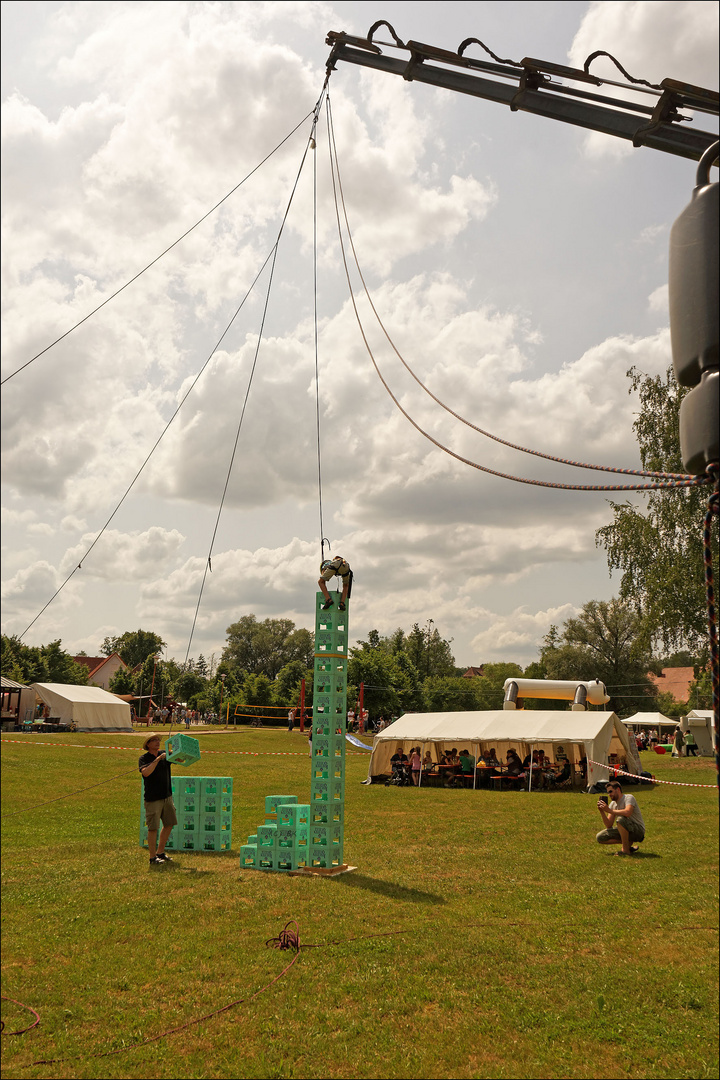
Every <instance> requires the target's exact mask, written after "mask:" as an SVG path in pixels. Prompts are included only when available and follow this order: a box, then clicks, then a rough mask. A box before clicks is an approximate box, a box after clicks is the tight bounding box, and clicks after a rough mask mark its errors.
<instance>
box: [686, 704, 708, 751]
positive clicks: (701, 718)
mask: <svg viewBox="0 0 720 1080" xmlns="http://www.w3.org/2000/svg"><path fill="white" fill-rule="evenodd" d="M682 727H683V730H684V731H687V730H688V728H689V729H690V730H691V731H692V733H693V735H694V736H695V742H696V743H697V748H698V750H699V751H700V754H701V756H702V757H712V756H713V754H714V753H715V751H714V749H713V747H714V746H715V733H714V731H713V713H712V709H692V710H691V711H690V712H689V713H688V714H687V717H686V718H685V720H683V723H682Z"/></svg>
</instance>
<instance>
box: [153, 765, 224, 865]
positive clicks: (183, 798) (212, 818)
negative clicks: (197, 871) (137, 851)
mask: <svg viewBox="0 0 720 1080" xmlns="http://www.w3.org/2000/svg"><path fill="white" fill-rule="evenodd" d="M232 790H233V782H232V777H231V776H173V777H172V796H173V802H174V803H175V809H176V811H177V819H178V823H177V825H176V826H175V827H174V828H173V830H172V832H171V833H170V837H169V839H168V842H167V844H166V845H165V846H166V850H167V851H229V850H230V848H231V846H232ZM161 827H162V826H161ZM140 847H147V826H146V824H145V802H144V795H143V787H142V783H141V786H140Z"/></svg>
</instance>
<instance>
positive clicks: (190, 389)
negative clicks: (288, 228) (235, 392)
mask: <svg viewBox="0 0 720 1080" xmlns="http://www.w3.org/2000/svg"><path fill="white" fill-rule="evenodd" d="M273 251H274V248H271V249H270V252H269V254H268V255H267V257H266V259H265V261H264V262H263V264H262V266H261V267H260V269H259V270H258V272H257V274H256V275H255V277H254V279H253V281H252V284H251V285H250V287H249V288H248V290H247V292H246V293H245V295H244V297H243V298H242V300H241V301H240V304H239V305H238V307H237V308H236V309H235V312H234V313H233V316H232V318H231V319H230V321H229V322H228V324H227V326H226V327H225V329H224V330H223V332H222V334H221V335H220V337H219V338H218V340H217V342H216V343H215V345H214V346H213V348H212V351H211V352H210V353H209V354H208V357H207V359H206V361H205V363H204V364H203V365H202V367H201V368H200V370H199V371H198V373H197V375H196V376H195V378H194V379H193V381H192V382H191V384H190V386H189V387H188V389H187V391H186V392H185V393H184V394H183V396H182V397H181V399H180V401H179V403H178V405H177V407H176V409H175V411H174V412H173V414H172V416H171V417H170V419H169V420H168V422H167V424H166V425H165V427H164V428H163V430H162V431H161V433H160V435H159V436H158V438H157V439H156V440H155V442H154V443H153V445H152V448H151V449H150V451H149V452H148V454H147V456H146V457H145V460H144V461H143V463H142V465H141V466H140V468H139V469H138V471H137V472H136V473H135V475H134V476H133V478H132V480H131V481H130V483H129V484H128V486H127V488H126V489H125V492H124V494H123V495H122V497H121V498H120V500H119V502H118V503H117V504H116V506H115V509H114V510H113V511H112V513H111V514H110V517H109V518H108V519H107V521H106V522H105V524H104V525H103V526H102V528H101V529H100V531H99V533H98V534H97V536H96V537H95V539H94V540H93V541H92V543H91V544H90V545H89V546H88V547H87V548H86V549H85V551H84V553H83V555H82V557H81V559H80V562H79V563H78V564H77V566H76V567H74V569H73V570H71V571H70V573H69V574H68V576H67V577H66V578H65V580H64V581H63V582H62V584H61V585H60V586H59V587H58V588H57V589H56V590H55V592H54V593H53V594H52V596H51V597H50V599H49V600H48V601H47V603H46V604H45V605H44V606H43V607H42V608H41V609H40V611H38V613H37V615H36V616H35V618H34V619H33V620H32V622H30V623H28V625H27V626H26V627H25V629H24V630H23V632H22V634H20V635H19V636H18V641H22V639H23V638H24V637H25V635H26V634H27V632H28V630H30V628H31V627H32V626H34V625H35V623H36V622H37V621H38V619H39V618H40V616H41V615H42V614H43V612H45V611H47V609H48V608H49V607H50V605H51V604H52V602H53V600H55V599H56V598H57V597H58V596H59V595H60V593H61V592H62V591H63V589H64V588H65V586H66V585H67V584H68V582H69V581H70V580H71V579H72V578H73V577H74V575H75V574H76V573H77V572H78V570H82V565H83V563H84V562H85V560H86V559H87V557H88V555H89V554H90V552H91V551H92V550H93V548H94V547H95V546H96V544H97V543H98V542H99V541H100V538H101V537H102V536H103V534H104V533H105V531H106V530H107V528H108V526H109V525H110V522H111V521H112V520H113V519H114V517H115V515H116V514H117V512H118V511H119V509H120V507H121V506H122V505H123V503H124V502H125V500H126V499H127V497H128V495H129V494H130V492H131V491H132V489H133V488H134V487H135V484H136V483H137V481H138V480H139V479H140V476H141V475H142V473H143V471H144V470H145V467H146V465H147V464H148V462H149V461H150V458H151V457H152V456H153V454H154V453H155V451H156V450H157V448H158V446H159V445H160V443H161V442H162V440H163V439H164V438H165V436H166V435H167V433H168V430H169V429H170V426H171V424H172V423H173V422H174V420H175V419H176V418H177V416H178V413H179V412H180V410H181V409H182V407H183V405H184V404H185V402H186V401H187V399H188V398H189V397H190V394H191V393H192V392H193V390H194V389H195V387H196V386H197V384H198V382H199V381H200V378H201V377H202V375H203V374H204V372H205V370H206V368H207V366H208V364H209V363H210V361H211V360H212V358H213V356H214V355H215V353H216V352H217V351H218V349H219V348H220V346H221V345H222V343H223V341H224V340H225V338H226V336H227V335H228V333H229V332H230V330H231V328H232V326H233V324H234V322H235V320H236V319H237V317H238V315H239V314H240V312H241V311H242V309H243V307H244V306H245V304H246V302H247V300H248V299H249V297H250V295H251V294H252V291H253V289H254V288H255V285H256V284H257V282H258V279H259V278H260V275H261V274H262V272H263V270H264V269H265V267H266V266H267V264H268V263H269V262H270V259H271V258H272V255H273Z"/></svg>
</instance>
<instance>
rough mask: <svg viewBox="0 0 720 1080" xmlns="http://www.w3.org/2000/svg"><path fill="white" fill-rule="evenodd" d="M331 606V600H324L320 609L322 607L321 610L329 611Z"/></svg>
mask: <svg viewBox="0 0 720 1080" xmlns="http://www.w3.org/2000/svg"><path fill="white" fill-rule="evenodd" d="M332 606H333V602H332V600H326V601H325V603H324V604H323V606H322V609H323V611H329V610H330V608H331V607H332Z"/></svg>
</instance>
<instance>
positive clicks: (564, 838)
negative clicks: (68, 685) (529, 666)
mask: <svg viewBox="0 0 720 1080" xmlns="http://www.w3.org/2000/svg"><path fill="white" fill-rule="evenodd" d="M193 734H195V732H193ZM199 738H200V742H201V748H202V749H203V751H215V752H216V753H213V754H207V755H206V756H204V757H203V759H202V760H201V761H200V762H199V763H198V764H197V766H194V767H193V768H192V769H191V770H189V771H190V772H192V773H195V774H197V775H219V776H233V777H234V812H233V851H232V853H229V854H228V853H222V854H217V855H212V854H210V855H204V854H198V855H193V854H180V855H178V856H177V866H176V867H175V868H170V867H166V868H163V869H159V870H150V869H149V866H148V859H147V853H146V852H145V851H143V850H141V849H140V848H139V847H138V846H137V834H138V802H139V779H138V775H137V772H136V766H137V758H138V756H139V754H140V753H141V749H140V743H141V739H140V738H139V737H137V736H129V735H125V736H121V735H104V736H102V735H97V736H91V735H81V734H76V735H56V736H53V735H50V736H33V735H15V736H8V737H7V738H6V737H4V738H3V740H2V812H3V819H2V844H3V859H2V888H3V905H2V930H3V959H2V973H3V978H2V987H3V990H2V992H3V994H4V995H5V996H7V997H10V998H16V999H18V1000H19V1001H21V1002H24V1003H25V1004H27V1005H30V1006H32V1007H33V1008H34V1009H36V1010H37V1011H38V1012H39V1013H40V1015H41V1023H40V1025H39V1027H37V1028H35V1029H34V1030H33V1031H31V1032H28V1033H27V1034H25V1035H21V1036H12V1035H8V1034H3V1036H2V1049H3V1073H4V1075H6V1076H8V1077H288V1078H292V1077H609V1076H612V1077H673V1078H680V1077H693V1078H695V1077H698V1078H701V1077H712V1076H717V1075H718V1065H717V1021H718V1017H717V1000H718V994H717V989H718V988H717V974H718V963H717V962H718V956H717V946H718V935H717V929H718V923H717V906H718V905H717V901H718V886H717V854H718V831H717V821H718V816H717V806H718V800H717V793H716V791H714V790H712V789H704V788H683V787H661V786H659V787H657V788H656V789H655V790H652V791H647V790H642V791H641V792H640V793H639V794H638V796H637V797H638V801H639V802H640V805H641V808H642V811H643V815H644V817H645V820H646V823H647V826H648V837H647V839H646V841H645V843H644V845H643V847H642V854H641V856H639V857H637V858H635V859H632V860H631V859H618V858H615V857H613V855H612V854H611V852H612V851H614V850H615V849H608V848H600V847H599V846H598V845H596V844H595V843H594V837H595V833H596V831H597V830H598V829H599V828H601V822H600V817H599V814H598V813H597V810H596V808H595V807H596V801H597V800H596V798H595V797H594V796H590V795H583V794H573V793H569V792H560V793H557V794H546V793H542V792H539V793H532V794H529V795H528V794H527V793H525V792H522V793H514V792H503V793H497V792H479V791H478V792H473V791H462V790H445V789H434V788H427V789H423V790H420V791H418V790H416V789H413V788H386V787H384V786H376V785H373V786H372V787H368V786H362V785H361V784H360V781H361V780H362V779H363V778H364V776H365V775H366V771H367V755H361V754H360V753H358V754H357V755H352V756H349V757H348V759H347V762H348V765H347V776H348V780H347V792H346V817H347V823H346V830H345V858H346V861H347V862H349V863H351V864H352V865H354V866H356V867H357V869H356V870H355V871H354V872H353V873H350V874H345V875H343V876H342V877H338V878H334V879H320V878H316V877H313V878H300V877H287V876H283V875H280V874H265V873H261V872H257V871H252V870H241V869H240V867H239V859H238V855H239V849H240V845H241V844H243V843H245V842H246V839H247V835H248V834H249V833H251V832H254V831H255V829H256V827H257V826H258V825H259V824H262V822H263V805H264V797H265V795H267V794H275V793H294V794H297V795H298V797H300V798H301V801H304V800H306V799H307V798H308V796H309V790H310V780H309V765H308V755H307V744H306V740H305V739H304V738H302V737H301V736H300V735H299V734H298V733H295V734H293V735H291V734H289V733H287V732H286V731H284V730H280V729H276V730H257V729H240V731H239V732H237V733H228V734H212V735H210V734H208V735H202V734H201V735H200V736H199ZM109 746H117V747H126V748H127V749H105V748H104V747H109ZM238 750H243V751H252V754H247V753H244V754H238V753H234V754H233V753H229V751H238ZM280 754H283V755H285V754H287V755H288V756H276V755H280ZM256 755H257V756H256ZM645 760H646V767H647V766H650V767H651V768H652V771H654V772H655V774H656V776H657V777H658V778H659V779H665V780H676V781H681V782H684V783H694V784H710V785H713V784H714V783H715V772H714V768H713V765H712V763H711V762H710V761H709V760H707V759H705V760H703V759H699V760H697V761H695V760H692V759H691V760H689V761H685V760H684V759H683V760H681V761H673V760H671V759H669V758H667V757H666V758H662V759H661V758H659V757H656V756H655V755H645ZM175 772H176V773H180V772H181V770H180V769H176V770H175ZM116 774H120V775H119V776H118V777H117V778H116V779H113V780H111V782H110V783H107V784H104V785H103V786H101V787H96V788H94V789H93V790H90V791H86V792H85V793H84V794H81V795H77V796H73V797H71V798H67V799H64V800H62V801H60V802H55V803H51V804H50V805H46V806H41V805H39V804H41V803H43V802H45V800H49V799H54V798H57V796H59V795H62V794H64V793H67V792H72V791H76V790H77V789H79V788H84V787H87V786H88V785H90V784H93V783H99V782H101V781H105V780H108V779H110V778H111V777H114V776H116ZM18 810H27V812H26V813H22V814H16V813H15V812H16V811H18ZM11 814H13V815H14V816H10V815H11ZM291 919H295V920H296V921H297V924H298V926H299V931H300V940H301V943H303V944H306V945H318V946H322V947H320V948H312V949H303V950H302V951H301V953H300V956H299V958H298V960H297V962H296V963H295V964H294V966H293V967H292V969H291V970H290V971H289V972H288V973H287V974H286V975H284V976H283V977H282V978H280V979H279V980H278V981H276V982H275V983H274V984H273V985H271V986H269V988H268V989H266V990H265V991H264V992H262V993H259V994H258V991H261V990H262V989H263V987H266V986H268V984H269V983H270V982H271V980H272V979H274V978H275V977H276V976H277V975H279V973H280V972H281V971H282V970H283V968H284V967H286V965H287V964H288V963H289V961H290V960H291V959H292V955H291V954H290V953H288V952H282V951H278V950H275V949H271V948H268V947H266V941H267V939H270V938H274V937H276V936H277V935H278V934H279V933H280V931H281V930H282V928H283V927H284V926H285V924H286V923H287V922H288V920H291ZM252 995H256V996H254V997H252ZM239 998H244V999H245V1001H244V1002H243V1003H241V1004H238V1005H236V1006H234V1007H233V1008H232V1009H230V1010H229V1011H227V1012H225V1013H222V1014H221V1015H218V1016H215V1017H213V1018H211V1019H209V1020H206V1021H203V1022H202V1023H200V1024H197V1025H194V1026H192V1027H190V1028H188V1029H186V1030H184V1031H181V1032H179V1033H177V1034H174V1035H169V1036H167V1037H164V1038H162V1039H160V1040H158V1041H156V1042H154V1043H151V1044H149V1045H147V1046H141V1047H136V1048H130V1047H131V1046H132V1044H134V1043H136V1042H138V1041H140V1040H143V1039H145V1038H148V1037H151V1036H153V1035H157V1034H159V1033H160V1032H162V1031H165V1030H167V1029H169V1028H173V1027H176V1026H179V1025H181V1024H184V1023H186V1022H187V1021H189V1020H192V1019H194V1018H197V1017H201V1016H203V1015H205V1014H207V1013H210V1012H212V1011H214V1010H216V1009H220V1008H221V1007H222V1006H224V1005H227V1004H229V1003H230V1002H233V1001H235V1000H236V999H239ZM3 1019H4V1021H5V1025H6V1031H13V1030H15V1029H17V1028H19V1027H25V1026H26V1025H27V1024H29V1023H31V1022H32V1017H31V1016H30V1014H29V1013H25V1012H23V1011H22V1010H20V1009H18V1008H17V1007H16V1006H14V1005H11V1004H8V1002H3ZM126 1047H127V1048H128V1049H125V1048H126ZM113 1050H121V1051H122V1052H121V1053H119V1054H115V1055H113V1056H105V1057H101V1056H100V1055H101V1054H103V1053H106V1052H107V1051H113ZM49 1058H64V1059H67V1060H65V1061H62V1062H58V1063H54V1064H43V1065H36V1066H32V1065H31V1063H32V1062H33V1061H36V1060H39V1059H49Z"/></svg>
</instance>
